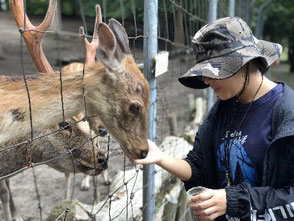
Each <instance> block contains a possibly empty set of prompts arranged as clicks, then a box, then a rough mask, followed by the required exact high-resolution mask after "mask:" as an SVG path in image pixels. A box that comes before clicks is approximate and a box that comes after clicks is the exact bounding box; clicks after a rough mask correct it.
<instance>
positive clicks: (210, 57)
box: [179, 17, 282, 89]
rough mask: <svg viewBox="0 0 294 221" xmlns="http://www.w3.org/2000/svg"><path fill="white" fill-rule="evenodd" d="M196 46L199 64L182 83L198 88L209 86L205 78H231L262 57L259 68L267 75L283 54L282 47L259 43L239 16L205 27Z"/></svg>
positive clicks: (181, 80) (261, 41) (200, 31)
mask: <svg viewBox="0 0 294 221" xmlns="http://www.w3.org/2000/svg"><path fill="white" fill-rule="evenodd" d="M192 45H193V50H194V53H195V57H196V65H195V66H194V67H193V68H191V69H190V70H189V71H188V72H187V73H185V74H184V75H182V76H181V77H180V78H179V81H180V83H182V84H183V85H184V86H186V87H190V88H196V89H201V88H206V87H208V86H209V85H206V84H205V83H204V82H203V81H202V80H201V77H210V78H213V79H225V78H229V77H231V76H233V75H234V74H236V73H237V72H238V71H239V70H240V69H241V68H242V67H243V66H244V65H245V64H246V63H247V62H249V61H251V60H253V59H255V58H260V59H259V61H260V62H259V63H258V68H259V69H260V71H261V72H262V73H265V72H266V70H267V69H268V68H269V67H270V65H271V64H272V63H273V62H274V61H276V60H277V59H279V57H280V55H281V53H282V46H281V45H279V44H275V43H272V42H268V41H263V40H258V39H257V38H255V37H254V35H253V34H252V31H251V29H250V28H249V26H248V25H247V24H246V23H245V22H244V21H243V20H242V19H241V18H238V17H232V18H229V17H227V18H222V19H218V20H216V21H215V22H213V23H210V24H207V25H205V26H204V27H202V28H201V29H200V30H199V31H198V32H197V33H196V34H195V36H194V37H193V40H192Z"/></svg>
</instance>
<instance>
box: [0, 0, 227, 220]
mask: <svg viewBox="0 0 294 221" xmlns="http://www.w3.org/2000/svg"><path fill="white" fill-rule="evenodd" d="M27 1H29V0H27ZM115 2H117V5H119V10H118V11H119V12H120V15H117V17H116V19H118V20H119V21H120V22H121V23H122V25H123V26H124V27H125V29H126V31H127V33H128V36H129V40H130V46H131V51H132V54H133V56H134V58H135V60H136V62H137V64H138V65H139V66H142V64H143V39H144V38H146V37H149V36H144V34H143V20H142V18H140V17H138V15H140V13H141V12H142V10H143V9H142V7H143V4H142V2H143V1H135V0H132V1H126V0H119V1H118V0H117V1H115V0H114V1H113V2H112V3H113V4H114V3H115ZM97 3H98V4H100V6H101V8H102V16H103V21H104V22H106V23H107V22H108V20H109V19H110V17H109V15H111V14H112V12H111V11H108V8H111V7H110V6H111V5H110V3H109V1H106V0H101V1H97ZM26 5H27V4H26V1H24V11H25V12H27V7H26ZM78 6H79V12H80V13H79V14H80V18H72V19H73V21H71V22H66V23H65V24H68V25H69V26H70V27H67V26H66V25H63V28H64V30H54V29H52V28H51V29H49V30H48V31H45V32H46V34H47V37H46V38H45V40H44V42H43V44H44V48H45V54H46V56H47V57H48V60H49V63H51V64H54V68H55V70H59V73H60V74H59V76H60V77H59V81H60V85H59V88H56V90H59V91H60V107H61V113H60V114H61V115H62V119H63V120H62V124H61V125H59V126H58V127H54V128H49V129H46V130H44V131H41V132H40V131H35V128H34V127H33V120H34V115H33V114H32V104H31V97H30V87H29V86H28V84H27V79H29V78H30V76H29V75H28V73H31V72H35V71H34V68H33V66H34V65H33V64H32V62H31V61H30V60H29V59H28V57H29V55H28V53H27V52H26V49H25V46H24V43H23V42H24V41H23V38H22V37H20V39H21V43H20V57H21V59H20V60H21V64H20V67H21V70H22V71H21V72H22V76H23V81H24V84H25V87H26V93H27V97H28V107H29V110H30V127H31V133H30V136H29V137H28V138H27V140H21V141H19V142H15V143H10V144H8V145H5V146H3V147H1V149H0V162H2V163H1V166H0V182H3V181H4V180H5V179H8V178H11V177H13V178H12V180H13V179H15V180H16V179H17V177H19V176H21V175H23V174H24V175H23V176H25V177H27V174H28V173H27V171H26V170H27V169H31V170H32V173H33V182H34V187H31V188H34V189H35V190H34V192H35V196H36V197H35V198H34V197H32V198H31V200H32V201H35V202H33V204H34V205H36V204H37V208H36V209H37V210H38V212H36V211H35V210H34V212H33V211H32V210H30V209H31V208H29V209H27V208H25V206H26V205H24V208H23V209H22V210H20V213H21V215H22V216H24V218H25V219H26V218H28V217H30V220H43V219H48V220H50V219H51V220H74V218H75V216H76V215H77V214H74V213H75V212H76V211H80V212H81V214H82V215H83V216H87V217H88V220H141V218H142V216H143V215H142V211H143V210H144V207H145V206H146V205H142V196H143V192H142V191H143V189H144V186H143V185H142V180H143V179H142V167H141V166H135V165H133V164H132V163H131V162H130V161H129V160H128V159H127V158H126V157H125V156H124V155H123V151H122V150H121V148H120V146H119V144H118V142H117V141H116V140H115V139H114V138H112V137H111V135H107V136H106V137H104V138H102V137H99V136H98V137H97V136H92V135H91V133H90V136H85V135H82V133H81V132H80V131H79V129H78V124H80V123H84V122H85V118H83V119H80V120H77V121H73V120H71V119H66V118H65V113H64V112H65V109H66V107H65V106H64V105H65V104H64V94H63V81H64V79H63V76H64V75H63V74H64V73H63V71H62V66H63V65H65V64H67V63H70V62H73V61H74V62H76V61H79V62H84V57H83V54H82V52H83V50H84V49H83V48H82V44H79V43H78V42H80V38H81V37H83V36H81V35H80V34H79V32H78V27H79V25H77V24H80V25H82V26H83V27H84V30H85V36H84V37H86V38H88V39H91V38H92V34H91V33H90V32H91V30H93V29H92V27H93V26H94V24H93V19H92V18H91V17H87V16H86V14H85V1H82V0H79V1H78ZM208 6H209V0H159V7H158V8H159V11H158V18H159V19H158V20H159V24H158V36H157V37H158V47H159V49H158V50H159V51H161V50H166V51H168V52H169V71H168V73H166V74H164V75H162V76H160V77H158V78H157V85H156V88H151V90H157V91H158V93H157V96H158V97H157V100H156V101H155V102H156V106H157V116H156V125H157V128H156V131H157V134H156V143H157V144H158V145H160V144H162V145H161V148H162V151H164V152H166V153H168V154H170V155H172V156H175V157H183V156H185V154H186V153H187V151H188V150H189V148H191V146H189V145H186V143H185V142H184V141H183V139H182V138H181V137H184V132H185V130H186V126H187V125H188V124H189V123H190V122H191V119H192V116H191V110H190V108H189V105H190V103H189V102H190V101H189V98H188V95H190V94H192V95H193V96H194V97H195V98H196V97H205V92H203V91H192V90H189V89H187V88H184V87H183V86H181V85H180V84H179V83H178V82H177V79H178V77H179V76H180V75H182V74H184V73H185V72H186V71H187V70H188V69H190V68H191V67H192V66H193V64H194V60H193V54H192V49H191V39H192V37H193V36H194V34H195V33H196V31H197V30H199V29H200V28H201V27H202V26H203V25H205V24H206V23H207V21H208ZM94 10H95V5H93V11H94ZM128 11H130V13H131V15H128V14H127V12H128ZM219 11H221V12H222V13H223V14H225V13H226V11H227V5H225V4H220V5H219ZM29 17H30V16H29ZM31 19H32V20H33V18H31ZM33 21H34V22H36V20H33ZM65 21H66V20H64V22H65ZM26 22H27V18H26V17H25V16H24V23H26ZM24 27H26V25H25V24H24ZM75 29H76V31H75ZM26 32H43V31H42V30H36V29H33V30H31V29H23V30H20V36H22V35H23V34H24V33H26ZM46 42H51V46H52V42H53V48H52V47H51V48H50V44H49V43H48V44H46ZM69 42H75V43H74V44H75V48H67V47H70V46H69V45H70V44H69ZM1 43H2V42H1V41H0V44H1ZM71 44H72V43H71ZM47 51H48V53H47ZM73 55H74V56H73ZM84 65H85V64H84ZM84 100H85V99H84ZM150 105H151V106H152V104H150ZM82 109H84V110H85V112H87V105H86V102H84V106H83V107H82ZM171 116H173V117H174V119H176V120H175V121H174V122H173V123H176V125H174V127H175V128H176V129H175V130H173V131H172V130H171V120H170V119H171ZM153 123H154V122H149V125H151V124H153ZM73 133H74V134H76V135H75V136H72V134H73ZM171 134H172V135H174V136H176V138H175V137H172V138H171V137H170V135H171ZM95 139H98V142H99V144H100V149H101V151H102V152H103V154H104V155H105V156H106V159H107V161H108V172H109V175H110V177H111V178H112V183H111V185H110V186H108V187H106V188H105V187H104V192H101V196H100V202H99V203H97V202H94V197H90V198H91V199H88V200H86V201H87V202H82V200H79V199H78V197H76V194H78V192H79V190H77V187H78V185H79V183H78V182H79V179H78V177H77V173H78V172H83V170H82V169H80V168H81V167H83V166H85V165H82V164H81V162H84V161H85V159H83V155H86V154H85V153H87V154H88V153H90V156H91V157H90V158H93V159H94V163H93V165H94V166H93V165H92V166H93V168H92V169H91V171H89V170H88V171H87V173H88V174H95V173H98V171H99V170H100V171H101V168H99V165H98V164H99V162H97V159H96V158H97V147H96V146H95V144H94V141H95ZM36 159H37V160H36ZM12 162H13V163H12ZM44 165H48V166H50V167H52V168H53V169H56V170H58V171H61V172H66V173H69V172H71V173H72V174H73V177H72V183H71V190H70V198H69V199H68V201H66V203H65V206H63V207H62V206H61V207H60V208H61V209H60V210H59V213H58V215H56V216H53V213H52V212H51V214H50V211H51V210H53V207H55V206H56V204H57V201H63V197H62V196H61V195H62V194H59V195H60V197H59V198H58V199H56V200H53V201H54V202H55V204H54V205H49V204H48V203H47V202H46V199H47V198H48V196H47V195H46V196H44V195H45V194H44V188H50V184H48V183H47V186H46V187H42V185H43V184H44V182H42V179H44V178H43V176H42V177H41V175H43V174H44V173H46V172H45V171H46V170H45V169H44ZM14 176H15V177H14ZM22 178H24V177H22ZM52 179H53V178H52ZM80 180H81V179H80ZM155 180H156V181H155V191H156V192H155V194H154V197H155V199H156V208H155V213H156V214H155V216H158V217H160V218H159V219H160V220H189V219H190V218H189V210H188V209H187V205H185V204H186V203H185V202H186V201H185V194H184V193H185V190H184V188H183V186H182V185H181V184H180V183H179V180H177V179H176V178H175V177H173V176H171V175H169V174H168V173H167V172H164V171H162V170H161V169H160V168H158V167H156V169H155ZM60 182H62V181H60ZM101 183H102V182H101V181H100V182H99V188H101V189H103V188H102V186H103V185H102V184H101ZM14 185H17V181H15V182H14ZM177 186H178V187H177ZM15 189H16V188H15ZM51 191H57V189H55V190H54V188H53V189H52V190H51ZM59 192H62V191H60V190H59ZM174 192H177V194H175V195H174ZM30 193H31V192H30ZM13 194H14V195H17V194H20V193H19V192H15V193H13ZM21 194H22V195H24V194H25V192H23V193H21ZM28 194H29V193H28ZM181 197H182V198H183V200H184V203H180V202H179V201H178V200H179V198H181ZM90 201H91V202H90ZM29 204H30V203H29ZM16 206H18V202H16ZM171 206H172V207H171ZM76 208H78V209H76ZM168 208H172V209H173V211H178V212H175V213H174V212H173V213H170V212H169V213H168V212H167V209H168ZM25 210H27V212H26V213H28V214H25V213H23V214H22V212H23V211H25ZM179 211H182V212H179ZM30 213H32V214H30ZM81 214H78V215H81ZM160 214H161V215H160ZM82 215H81V216H82ZM171 216H173V219H172V218H171ZM48 217H49V218H50V219H49V218H48ZM53 217H54V218H53Z"/></svg>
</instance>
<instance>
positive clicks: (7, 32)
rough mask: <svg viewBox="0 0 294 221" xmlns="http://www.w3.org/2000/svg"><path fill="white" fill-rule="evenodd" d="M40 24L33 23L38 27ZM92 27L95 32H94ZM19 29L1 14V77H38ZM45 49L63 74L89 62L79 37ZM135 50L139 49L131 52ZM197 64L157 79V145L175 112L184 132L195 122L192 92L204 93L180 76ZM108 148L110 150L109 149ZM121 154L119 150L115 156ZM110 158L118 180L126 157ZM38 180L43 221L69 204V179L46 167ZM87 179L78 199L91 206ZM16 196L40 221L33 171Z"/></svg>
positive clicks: (71, 25) (181, 63) (73, 28)
mask: <svg viewBox="0 0 294 221" xmlns="http://www.w3.org/2000/svg"><path fill="white" fill-rule="evenodd" d="M39 21H40V19H38V18H36V19H34V20H33V22H34V24H38V22H39ZM63 22H64V23H63V27H64V30H65V31H70V32H75V33H78V28H79V26H80V25H82V22H81V20H80V19H73V18H71V19H64V21H63ZM91 25H93V24H91V23H89V27H88V28H89V29H90V28H91ZM20 39H21V38H20V34H19V32H18V28H17V27H16V25H15V21H14V19H13V17H12V16H11V15H10V13H3V12H0V75H22V69H23V68H24V72H25V73H26V74H31V73H36V69H35V67H34V65H33V64H32V62H31V60H30V57H29V55H27V53H26V48H25V47H24V46H23V51H24V56H23V63H24V65H23V66H22V56H21V40H20ZM43 49H44V51H45V54H46V57H47V58H48V60H49V63H50V64H51V65H52V66H53V67H54V69H56V70H58V68H59V66H58V62H59V61H60V60H62V61H75V60H82V59H83V46H82V44H81V42H80V39H79V38H78V37H70V36H66V35H63V36H62V37H61V38H60V39H56V36H54V34H47V35H46V37H45V39H44V41H43ZM131 49H132V50H133V51H134V49H133V48H131ZM134 52H135V53H134V54H135V59H136V60H137V61H138V63H141V62H142V49H136V50H135V51H134ZM191 64H192V61H191V59H188V58H187V57H183V56H180V57H177V58H175V59H173V60H171V61H170V66H169V72H168V73H167V74H164V75H162V76H160V77H159V78H158V79H157V83H158V91H157V93H158V103H157V110H158V111H157V142H158V143H160V142H161V140H162V139H163V138H164V137H165V136H167V135H168V134H169V125H168V120H167V116H168V114H169V113H172V112H173V113H176V115H177V117H178V119H177V120H178V130H179V132H180V131H182V130H183V128H184V126H185V125H186V124H187V122H188V121H189V114H188V98H187V95H188V94H189V93H194V94H195V96H203V92H202V91H196V92H195V91H193V90H189V89H186V88H184V87H183V86H181V85H180V84H179V83H178V82H177V78H178V76H180V75H181V74H183V73H184V72H185V71H186V70H187V69H189V67H190V66H191ZM104 148H106V147H105V146H104ZM115 149H116V150H117V149H118V146H117V144H115V143H113V145H112V146H111V147H110V151H111V153H112V151H114V150H115ZM114 152H115V151H114ZM111 153H110V159H109V169H108V170H109V174H110V176H111V177H113V176H114V175H115V174H116V172H117V171H118V170H123V167H124V163H123V162H124V156H123V155H122V154H120V155H117V154H113V155H112V154H111ZM35 173H36V177H37V185H38V191H39V193H40V197H41V203H42V216H43V219H46V217H48V214H49V212H50V211H51V210H52V208H53V207H54V206H55V205H56V203H57V202H60V201H62V200H63V196H64V190H65V182H64V174H62V173H60V172H57V171H55V170H53V169H51V168H50V167H48V166H46V165H42V166H38V167H36V168H35ZM82 178H83V174H76V176H75V185H76V188H75V190H74V191H75V195H74V197H75V198H77V199H79V200H80V201H81V202H84V203H88V204H91V203H92V201H93V187H92V186H91V189H90V190H89V191H80V190H79V185H80V183H81V180H82ZM98 179H99V182H98V186H99V189H100V192H101V195H102V197H104V196H106V195H107V194H108V186H107V185H105V184H103V183H102V181H101V178H100V176H99V178H98ZM10 182H11V189H12V194H13V197H14V200H15V203H16V207H17V208H18V211H19V214H20V215H21V217H22V218H23V219H24V220H25V221H29V220H30V221H35V220H40V215H39V214H40V211H39V209H38V200H37V194H36V190H35V184H34V175H33V170H32V169H28V170H26V171H24V172H22V173H20V174H18V175H16V176H14V177H12V178H11V179H10ZM0 219H1V220H3V208H2V205H1V204H0Z"/></svg>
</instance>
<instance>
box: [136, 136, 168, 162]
mask: <svg viewBox="0 0 294 221" xmlns="http://www.w3.org/2000/svg"><path fill="white" fill-rule="evenodd" d="M148 144H149V151H148V154H147V157H146V158H144V159H137V160H134V161H133V162H134V163H135V164H152V163H159V162H160V161H161V160H162V159H163V153H162V151H161V150H160V149H159V148H158V147H157V145H156V144H155V143H154V142H153V141H151V140H149V139H148Z"/></svg>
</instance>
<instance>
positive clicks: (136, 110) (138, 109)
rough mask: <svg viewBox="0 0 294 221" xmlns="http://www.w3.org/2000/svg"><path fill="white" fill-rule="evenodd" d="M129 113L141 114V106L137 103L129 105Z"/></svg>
mask: <svg viewBox="0 0 294 221" xmlns="http://www.w3.org/2000/svg"><path fill="white" fill-rule="evenodd" d="M130 111H131V113H133V114H139V113H140V112H141V105H140V104H139V103H133V104H131V105H130Z"/></svg>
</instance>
